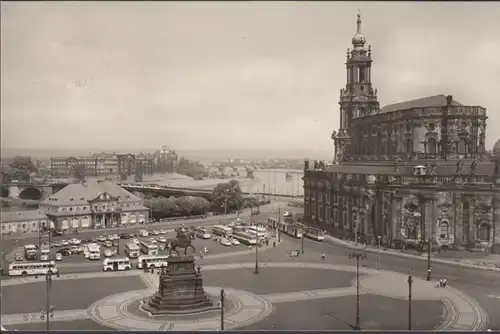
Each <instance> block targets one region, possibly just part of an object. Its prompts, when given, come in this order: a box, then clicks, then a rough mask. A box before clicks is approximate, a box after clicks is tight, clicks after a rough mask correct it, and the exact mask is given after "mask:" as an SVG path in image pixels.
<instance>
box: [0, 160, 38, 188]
mask: <svg viewBox="0 0 500 334" xmlns="http://www.w3.org/2000/svg"><path fill="white" fill-rule="evenodd" d="M37 172H38V168H37V167H36V165H35V163H33V161H32V160H31V157H23V156H17V157H15V158H14V159H13V160H12V161H11V162H10V164H9V165H8V168H2V182H5V183H9V182H12V181H13V180H17V181H26V182H29V181H30V179H31V177H33V176H36V173H37Z"/></svg>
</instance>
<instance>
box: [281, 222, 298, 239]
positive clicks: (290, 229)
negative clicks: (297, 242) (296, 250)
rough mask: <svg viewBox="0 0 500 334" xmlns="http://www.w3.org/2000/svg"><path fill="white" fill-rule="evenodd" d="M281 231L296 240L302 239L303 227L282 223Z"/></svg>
mask: <svg viewBox="0 0 500 334" xmlns="http://www.w3.org/2000/svg"><path fill="white" fill-rule="evenodd" d="M280 231H281V232H283V233H285V234H288V235H289V236H292V237H294V238H302V226H301V225H299V224H293V223H285V222H281V223H280Z"/></svg>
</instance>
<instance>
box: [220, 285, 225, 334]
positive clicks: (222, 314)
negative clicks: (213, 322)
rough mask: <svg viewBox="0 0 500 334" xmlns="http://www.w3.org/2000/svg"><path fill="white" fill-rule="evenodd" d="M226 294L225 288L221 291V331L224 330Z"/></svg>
mask: <svg viewBox="0 0 500 334" xmlns="http://www.w3.org/2000/svg"><path fill="white" fill-rule="evenodd" d="M225 296H226V294H225V293H224V288H221V289H220V330H221V331H223V330H224V298H225Z"/></svg>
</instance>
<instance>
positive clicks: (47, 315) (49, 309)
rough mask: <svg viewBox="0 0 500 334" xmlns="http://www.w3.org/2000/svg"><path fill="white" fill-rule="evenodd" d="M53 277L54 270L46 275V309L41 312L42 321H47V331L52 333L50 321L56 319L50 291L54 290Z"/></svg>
mask: <svg viewBox="0 0 500 334" xmlns="http://www.w3.org/2000/svg"><path fill="white" fill-rule="evenodd" d="M52 275H54V273H53V272H52V270H50V269H49V270H48V271H47V274H46V275H45V293H46V296H45V300H46V308H45V309H41V310H40V319H42V320H44V319H45V320H46V325H45V326H46V330H47V332H48V331H50V319H51V318H53V317H54V306H52V305H50V289H51V288H52ZM57 277H59V272H57Z"/></svg>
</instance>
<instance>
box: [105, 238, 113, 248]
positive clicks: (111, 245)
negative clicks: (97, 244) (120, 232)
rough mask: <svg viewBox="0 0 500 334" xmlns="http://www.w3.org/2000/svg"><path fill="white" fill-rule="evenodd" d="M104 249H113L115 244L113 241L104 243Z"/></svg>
mask: <svg viewBox="0 0 500 334" xmlns="http://www.w3.org/2000/svg"><path fill="white" fill-rule="evenodd" d="M104 247H108V248H109V247H113V242H112V241H111V240H106V241H104Z"/></svg>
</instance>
